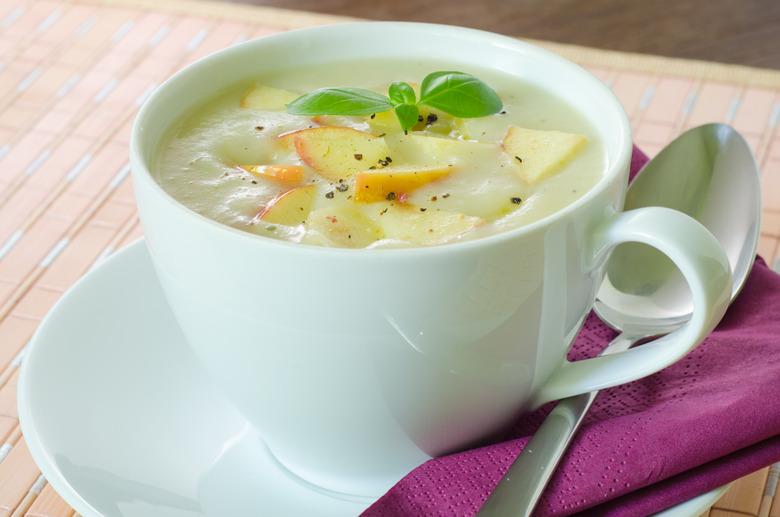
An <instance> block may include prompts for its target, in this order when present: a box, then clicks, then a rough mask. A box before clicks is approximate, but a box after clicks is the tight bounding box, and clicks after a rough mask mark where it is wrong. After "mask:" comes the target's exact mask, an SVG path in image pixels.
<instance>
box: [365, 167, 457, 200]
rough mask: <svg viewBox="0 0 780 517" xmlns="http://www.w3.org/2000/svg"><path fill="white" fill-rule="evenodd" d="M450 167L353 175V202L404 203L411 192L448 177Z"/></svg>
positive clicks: (382, 170)
mask: <svg viewBox="0 0 780 517" xmlns="http://www.w3.org/2000/svg"><path fill="white" fill-rule="evenodd" d="M452 169H453V168H452V167H450V166H443V167H386V168H384V169H378V170H372V171H363V172H358V173H357V174H355V197H354V200H355V201H357V202H362V203H374V202H376V201H385V200H388V201H391V200H395V201H396V202H398V203H404V202H405V199H404V197H405V196H407V195H408V194H409V193H410V192H412V191H413V190H415V189H417V188H419V187H421V186H423V185H426V184H428V183H431V182H432V181H436V180H438V179H440V178H443V177H445V176H447V175H449V174H450V173H451V172H452Z"/></svg>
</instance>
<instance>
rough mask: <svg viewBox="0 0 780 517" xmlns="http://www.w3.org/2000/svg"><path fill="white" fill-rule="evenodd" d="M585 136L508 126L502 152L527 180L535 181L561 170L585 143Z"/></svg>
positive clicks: (529, 181)
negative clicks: (511, 160)
mask: <svg viewBox="0 0 780 517" xmlns="http://www.w3.org/2000/svg"><path fill="white" fill-rule="evenodd" d="M585 140H586V139H585V137H584V136H583V135H578V134H574V133H563V132H561V131H546V130H539V129H526V128H522V127H518V126H510V127H509V130H508V131H507V132H506V135H505V136H504V142H503V149H504V152H505V153H507V154H508V155H509V156H511V157H512V158H513V159H514V160H513V162H514V164H515V168H516V170H517V172H518V174H519V175H520V177H521V178H523V179H524V180H525V181H527V182H528V183H535V182H537V181H539V180H541V179H543V178H546V177H548V176H551V175H552V174H555V173H556V172H558V171H560V170H561V169H562V168H563V166H564V165H565V164H566V163H567V162H568V161H569V160H570V159H571V158H572V157H573V156H574V155H575V154H576V153H577V151H579V150H580V148H581V147H582V146H583V145H584V144H585Z"/></svg>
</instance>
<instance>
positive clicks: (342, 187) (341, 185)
mask: <svg viewBox="0 0 780 517" xmlns="http://www.w3.org/2000/svg"><path fill="white" fill-rule="evenodd" d="M336 190H338V191H339V192H346V191H347V190H349V185H347V184H346V183H339V184H338V185H336Z"/></svg>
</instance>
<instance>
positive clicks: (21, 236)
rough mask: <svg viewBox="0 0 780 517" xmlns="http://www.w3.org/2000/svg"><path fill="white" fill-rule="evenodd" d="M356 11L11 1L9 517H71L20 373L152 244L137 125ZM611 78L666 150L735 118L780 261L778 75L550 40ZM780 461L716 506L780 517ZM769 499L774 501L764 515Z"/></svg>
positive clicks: (6, 342)
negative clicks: (108, 260)
mask: <svg viewBox="0 0 780 517" xmlns="http://www.w3.org/2000/svg"><path fill="white" fill-rule="evenodd" d="M346 20H347V19H346V18H336V17H332V16H325V15H317V14H313V13H303V12H292V11H284V10H278V9H270V8H257V7H248V6H240V5H233V4H223V3H220V4H216V3H208V2H186V1H183V0H173V1H166V2H159V1H156V0H155V1H152V0H3V2H2V4H0V517H3V516H12V517H21V516H23V515H26V516H36V517H70V516H72V515H74V511H73V510H72V509H71V508H70V507H69V506H68V505H67V503H65V502H64V501H63V500H62V499H61V498H60V497H59V496H58V495H57V494H56V493H55V491H54V490H53V489H52V488H51V487H50V486H49V485H48V484H47V483H46V480H45V479H44V478H43V477H42V476H41V475H40V471H39V470H38V468H37V467H36V465H35V463H34V462H33V460H32V458H31V457H30V454H29V452H28V450H27V447H26V444H25V441H24V437H23V436H21V432H20V429H19V423H18V416H17V410H16V383H17V378H18V367H19V365H20V363H21V361H22V359H23V356H24V350H25V346H26V345H27V342H28V341H29V339H30V337H31V336H32V334H33V332H34V331H35V329H36V327H37V326H38V324H39V322H40V321H41V318H42V317H43V316H44V314H45V313H46V312H47V311H48V310H49V309H50V308H51V306H52V305H53V303H54V302H55V301H56V300H57V299H58V298H59V297H60V296H61V295H62V294H63V292H64V291H65V290H66V289H68V287H70V286H71V285H72V284H73V282H75V281H76V280H77V279H78V278H79V277H80V276H82V275H83V274H85V273H86V272H88V271H89V269H90V268H91V267H92V266H94V264H95V263H97V262H99V261H101V260H103V259H104V258H105V257H106V256H108V255H110V254H112V253H113V252H114V251H115V250H117V249H119V248H121V247H123V246H125V245H126V244H128V243H130V242H132V241H134V240H136V239H137V238H139V237H141V235H142V233H141V229H140V227H139V225H138V219H137V215H136V212H135V202H134V198H133V192H132V186H131V183H130V180H129V178H128V172H129V164H128V158H127V154H128V153H127V147H128V138H129V132H130V127H131V124H132V120H133V117H134V115H135V113H136V111H137V109H138V107H139V106H140V104H141V103H142V102H143V101H144V99H145V98H146V97H147V96H148V95H149V93H150V92H151V91H152V90H153V89H154V88H155V87H156V86H157V85H159V84H160V83H161V82H162V81H163V80H164V79H166V78H167V77H168V76H170V75H171V74H172V73H173V72H175V71H176V70H178V69H179V68H181V67H182V66H184V65H186V64H188V63H190V62H192V61H194V60H196V59H198V58H200V57H202V56H204V55H207V54H209V53H211V52H214V51H216V50H219V49H221V48H224V47H227V46H230V45H232V44H234V43H236V42H240V41H243V40H247V39H251V38H256V37H259V36H263V35H266V34H270V33H274V32H279V31H283V30H289V29H293V28H298V27H304V26H309V25H316V24H324V23H334V22H341V21H346ZM535 43H537V44H539V45H542V46H545V47H548V48H550V49H551V50H554V51H556V52H558V53H560V54H562V55H564V56H566V57H568V58H570V59H572V60H574V61H577V62H579V63H580V64H582V65H583V66H585V67H586V68H588V69H590V70H591V71H592V72H593V73H594V74H596V75H597V76H598V77H600V78H601V79H602V80H603V81H605V83H607V84H608V85H609V86H610V87H611V88H612V89H613V91H614V92H615V93H616V94H617V96H618V97H619V98H620V99H621V101H622V102H623V104H624V105H625V107H626V110H627V111H628V113H629V115H630V116H631V120H632V124H633V127H634V130H635V140H636V142H637V144H639V145H640V146H641V147H642V148H643V149H644V150H645V151H646V152H648V154H650V155H653V154H655V153H656V152H657V151H658V150H659V149H660V148H661V147H662V146H663V145H664V144H666V143H667V142H668V141H670V140H671V139H672V138H673V137H674V136H675V135H676V134H678V133H680V132H681V131H683V130H685V129H687V128H689V127H691V126H694V125H698V124H701V123H705V122H726V123H728V124H731V125H732V126H734V127H735V128H736V129H738V130H739V131H740V132H742V134H743V135H745V137H746V138H747V140H748V141H749V142H750V144H751V146H752V147H753V150H754V152H755V155H756V158H757V160H758V162H759V164H760V166H761V170H762V182H763V187H764V219H763V226H762V235H761V243H760V247H759V253H760V254H761V255H762V256H763V257H764V258H765V259H766V260H767V261H768V262H769V263H771V264H774V266H775V268H776V269H779V268H780V257H778V251H779V250H778V248H779V246H778V243H779V241H780V131H778V120H779V119H780V72H775V71H771V70H760V69H753V68H747V67H739V66H729V65H719V64H714V63H705V62H698V61H688V60H680V59H667V58H661V57H655V56H644V55H635V54H625V53H620V52H608V51H601V50H595V49H589V48H583V47H575V46H570V45H560V44H554V43H548V42H538V41H536V42H535ZM777 477H778V467H774V468H773V469H771V470H770V469H769V468H766V469H763V470H761V471H759V472H756V473H754V474H752V475H750V476H747V477H746V478H743V479H741V480H738V481H737V482H736V483H735V484H734V485H733V487H732V488H731V489H730V490H729V492H728V493H727V494H726V495H725V496H724V497H723V498H722V499H721V500H720V501H719V502H718V503H717V504H716V505H715V506H714V507H713V509H712V510H711V511H710V512H709V515H710V516H711V517H724V516H728V515H743V516H744V515H749V516H756V515H761V516H772V517H780V497H777V498H774V499H773V496H774V491H775V488H776V486H777ZM762 505H763V506H762Z"/></svg>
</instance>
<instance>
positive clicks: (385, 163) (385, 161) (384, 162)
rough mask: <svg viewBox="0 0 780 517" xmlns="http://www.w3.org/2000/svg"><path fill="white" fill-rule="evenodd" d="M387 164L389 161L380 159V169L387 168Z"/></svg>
mask: <svg viewBox="0 0 780 517" xmlns="http://www.w3.org/2000/svg"><path fill="white" fill-rule="evenodd" d="M389 163H390V162H389V161H387V160H383V159H381V158H380V159H379V165H381V166H382V167H387V165H388V164H389Z"/></svg>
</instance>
